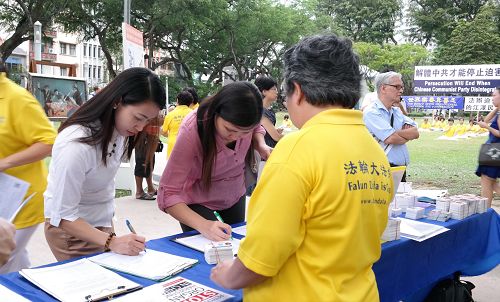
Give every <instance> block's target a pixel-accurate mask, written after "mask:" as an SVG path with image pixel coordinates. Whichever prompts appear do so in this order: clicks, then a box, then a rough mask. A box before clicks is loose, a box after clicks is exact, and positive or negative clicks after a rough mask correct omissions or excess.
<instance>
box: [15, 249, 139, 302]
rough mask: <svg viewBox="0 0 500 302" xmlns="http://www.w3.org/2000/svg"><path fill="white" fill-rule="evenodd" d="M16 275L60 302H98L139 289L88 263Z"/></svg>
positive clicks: (81, 262) (136, 285)
mask: <svg viewBox="0 0 500 302" xmlns="http://www.w3.org/2000/svg"><path fill="white" fill-rule="evenodd" d="M19 273H20V274H21V275H22V276H23V277H24V278H26V279H28V280H29V281H30V282H31V283H33V284H35V285H36V286H38V287H40V288H41V289H42V290H43V291H45V292H46V293H48V294H50V295H52V296H53V297H55V298H56V299H58V300H60V301H63V302H65V301H68V302H70V301H71V302H78V301H82V302H85V301H89V299H91V300H97V299H99V298H102V297H105V296H110V295H114V294H118V293H122V292H127V291H129V290H132V289H135V288H140V287H141V286H140V285H139V284H137V283H135V282H132V281H130V280H128V279H126V278H124V277H122V276H120V275H118V274H116V273H114V272H112V271H110V270H108V269H105V268H103V267H101V266H99V265H97V264H95V263H93V262H91V261H89V260H88V259H80V260H77V261H74V262H70V263H65V264H61V265H56V266H50V267H44V268H33V269H23V270H21V271H20V272H19Z"/></svg>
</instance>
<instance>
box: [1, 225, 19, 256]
mask: <svg viewBox="0 0 500 302" xmlns="http://www.w3.org/2000/svg"><path fill="white" fill-rule="evenodd" d="M15 233H16V228H15V227H14V225H12V224H11V223H9V222H7V221H6V220H4V219H2V218H0V266H2V265H4V264H5V263H6V262H7V260H9V257H10V254H11V253H12V251H13V250H14V249H15V248H16V242H15V241H14V234H15Z"/></svg>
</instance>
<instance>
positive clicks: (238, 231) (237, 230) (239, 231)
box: [232, 224, 247, 236]
mask: <svg viewBox="0 0 500 302" xmlns="http://www.w3.org/2000/svg"><path fill="white" fill-rule="evenodd" d="M232 231H233V233H236V234H238V235H241V236H246V235H247V225H246V224H245V225H242V226H239V227H235V228H233V230H232Z"/></svg>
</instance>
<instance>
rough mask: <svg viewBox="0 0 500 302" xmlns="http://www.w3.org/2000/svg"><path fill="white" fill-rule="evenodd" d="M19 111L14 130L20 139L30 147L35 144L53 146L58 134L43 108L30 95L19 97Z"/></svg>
mask: <svg viewBox="0 0 500 302" xmlns="http://www.w3.org/2000/svg"><path fill="white" fill-rule="evenodd" d="M19 97H21V98H24V100H23V101H19V102H18V103H19V104H21V106H20V108H18V109H19V110H16V118H15V122H14V125H15V126H14V129H15V131H16V134H17V135H18V136H19V138H20V139H21V140H22V141H23V142H24V143H25V144H26V145H28V146H31V145H33V144H35V143H43V144H47V145H53V144H54V141H55V139H56V135H57V132H56V130H55V129H54V127H53V126H52V124H51V123H50V121H49V119H48V118H47V116H46V115H45V112H44V111H43V108H42V106H41V105H40V103H38V101H36V100H35V99H34V98H33V97H30V95H22V96H19Z"/></svg>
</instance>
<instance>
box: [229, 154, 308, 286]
mask: <svg viewBox="0 0 500 302" xmlns="http://www.w3.org/2000/svg"><path fill="white" fill-rule="evenodd" d="M311 189H312V188H310V186H309V183H308V182H307V181H306V180H305V179H303V178H302V177H301V176H300V175H298V174H297V173H296V172H294V171H293V169H290V168H288V167H287V166H285V165H284V164H278V163H276V164H273V163H270V162H268V163H267V164H266V168H265V169H264V172H263V174H262V176H261V179H260V180H259V184H258V185H257V187H256V189H255V191H254V192H253V194H252V201H251V202H250V205H249V214H248V217H249V218H248V224H247V236H246V238H245V240H244V241H243V242H242V243H241V246H240V249H239V251H238V258H239V259H240V260H241V261H242V262H243V264H244V265H245V267H247V268H248V269H250V270H252V271H253V272H255V273H257V274H260V275H263V276H274V275H276V274H277V273H278V271H279V270H280V268H281V267H282V266H283V265H284V263H285V262H286V261H287V260H288V258H289V257H290V255H292V254H293V253H295V251H296V250H297V248H298V247H299V246H300V244H301V242H302V241H303V238H304V235H305V231H304V230H305V228H304V227H303V224H304V220H303V219H302V215H303V213H304V207H305V206H306V205H305V201H306V200H307V196H308V194H309V192H310V191H311Z"/></svg>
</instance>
